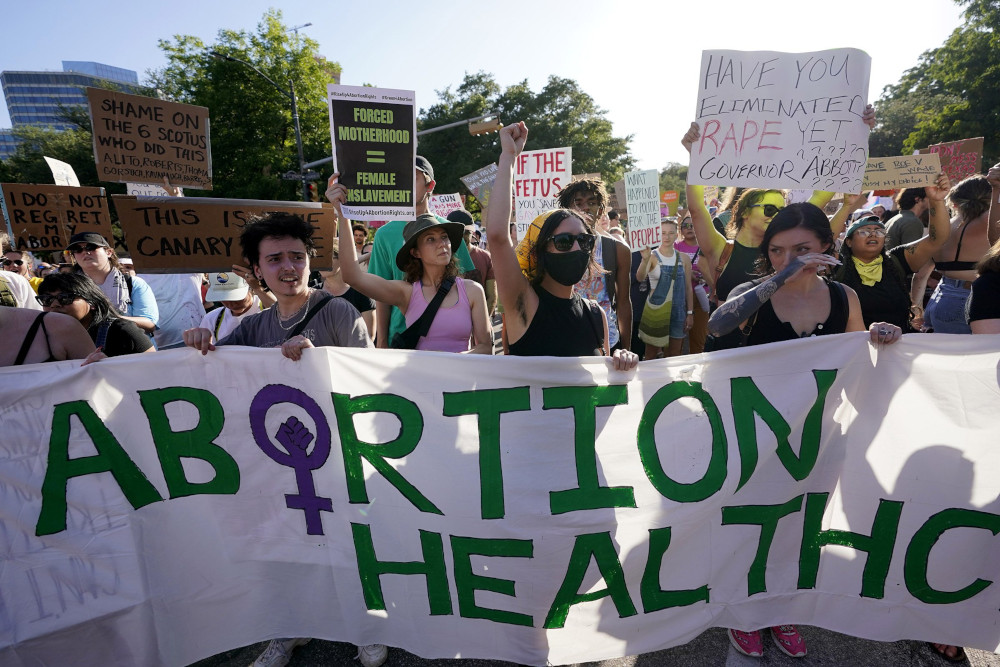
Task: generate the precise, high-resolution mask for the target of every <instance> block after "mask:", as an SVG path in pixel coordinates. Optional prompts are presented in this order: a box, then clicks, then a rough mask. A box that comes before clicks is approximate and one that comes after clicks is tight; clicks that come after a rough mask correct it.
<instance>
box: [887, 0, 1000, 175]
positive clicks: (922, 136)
mask: <svg viewBox="0 0 1000 667" xmlns="http://www.w3.org/2000/svg"><path fill="white" fill-rule="evenodd" d="M957 2H958V4H959V5H962V6H964V7H965V11H964V12H963V18H964V20H965V22H964V24H963V25H962V26H960V27H958V28H956V29H955V30H954V32H952V34H951V35H950V36H949V37H948V39H947V40H946V41H945V43H944V44H943V45H942V46H940V47H938V48H936V49H932V50H930V51H925V52H924V54H923V55H921V56H920V60H919V62H918V63H917V65H916V66H915V67H914V68H912V69H910V70H907V71H906V72H905V73H904V74H903V76H902V78H901V79H900V81H899V83H897V84H896V85H894V86H889V87H887V88H886V90H885V92H884V93H883V99H882V100H880V103H879V104H880V107H881V105H883V104H885V103H886V102H888V101H893V100H906V99H907V98H909V97H911V96H917V97H918V98H922V101H921V102H920V103H921V104H923V107H922V108H923V113H917V115H916V122H915V124H914V125H913V128H912V131H911V132H910V133H909V134H908V135H907V137H906V139H905V140H904V142H903V146H902V148H903V150H902V152H903V153H911V152H913V150H915V149H918V148H923V147H926V146H928V145H930V144H935V143H940V142H943V141H955V140H958V139H965V138H968V137H978V136H982V137H984V138H985V145H984V148H983V161H984V164H985V165H986V166H988V165H991V164H993V163H994V162H996V161H997V159H998V158H1000V33H998V30H1000V2H998V1H997V0H957ZM938 96H940V97H938ZM935 97H937V99H938V100H939V101H941V102H943V104H942V105H941V107H940V108H939V109H934V110H931V109H930V106H931V105H930V103H929V102H928V100H931V99H934V98H935ZM880 113H881V109H880Z"/></svg>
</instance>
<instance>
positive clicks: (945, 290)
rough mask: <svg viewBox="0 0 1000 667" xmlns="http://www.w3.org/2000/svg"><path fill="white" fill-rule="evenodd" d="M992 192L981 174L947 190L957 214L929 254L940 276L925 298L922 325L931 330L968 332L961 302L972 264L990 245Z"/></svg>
mask: <svg viewBox="0 0 1000 667" xmlns="http://www.w3.org/2000/svg"><path fill="white" fill-rule="evenodd" d="M992 192H993V189H992V187H991V186H990V183H989V181H987V179H986V177H985V176H970V177H969V178H966V179H965V180H963V181H962V182H961V183H959V184H958V185H956V186H955V187H954V188H952V189H951V192H949V193H948V200H949V201H950V202H951V205H952V206H953V207H954V208H956V209H957V210H958V217H957V218H956V219H955V220H954V221H953V222H952V224H951V235H950V236H949V237H948V239H947V240H946V241H945V243H944V244H943V245H942V246H941V248H940V249H939V250H938V251H937V252H935V253H934V254H933V260H934V268H935V269H937V271H938V272H940V273H941V276H942V278H941V280H939V281H938V284H937V287H936V288H935V289H934V293H933V294H931V298H930V301H928V302H927V312H926V313H925V314H924V325H925V326H926V327H928V328H929V329H930V330H932V331H934V333H972V330H971V329H970V328H969V324H968V322H966V319H965V302H966V301H968V299H969V289H970V288H971V287H972V281H973V280H975V279H976V264H977V263H978V262H979V260H981V259H982V258H983V257H984V256H985V255H986V253H987V252H988V251H989V249H990V243H989V240H988V236H987V227H988V225H989V223H988V219H989V210H990V195H991V194H992ZM915 290H916V288H915Z"/></svg>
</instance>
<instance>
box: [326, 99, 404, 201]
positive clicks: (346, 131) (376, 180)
mask: <svg viewBox="0 0 1000 667" xmlns="http://www.w3.org/2000/svg"><path fill="white" fill-rule="evenodd" d="M327 99H328V101H329V106H330V136H331V138H332V141H333V170H334V172H339V173H340V183H342V184H343V185H345V186H346V187H347V203H346V204H345V205H344V206H343V209H344V215H346V216H347V217H348V218H350V219H351V220H415V219H416V204H415V201H414V200H415V183H414V180H413V179H414V171H415V168H414V165H415V163H416V156H417V155H416V135H417V117H416V114H415V112H414V104H415V97H414V92H413V91H412V90H391V89H388V88H366V87H363V86H340V85H335V84H330V85H329V86H327Z"/></svg>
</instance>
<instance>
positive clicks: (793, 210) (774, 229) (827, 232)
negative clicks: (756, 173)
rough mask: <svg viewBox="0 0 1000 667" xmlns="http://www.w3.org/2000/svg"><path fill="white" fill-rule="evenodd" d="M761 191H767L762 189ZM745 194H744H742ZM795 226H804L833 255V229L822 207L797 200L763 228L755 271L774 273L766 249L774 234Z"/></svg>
mask: <svg viewBox="0 0 1000 667" xmlns="http://www.w3.org/2000/svg"><path fill="white" fill-rule="evenodd" d="M762 192H768V191H767V190H764V191H762ZM744 196H746V195H744ZM796 227H804V228H806V229H808V230H809V231H811V232H812V233H814V234H815V235H816V238H818V239H819V241H820V243H822V244H823V245H825V246H826V250H824V251H823V252H825V253H826V254H827V255H831V256H832V255H833V230H832V229H830V219H829V218H827V217H826V213H823V209H821V208H820V207H819V206H816V205H815V204H810V203H809V202H799V203H797V204H789V205H788V206H786V207H785V208H783V209H781V210H780V211H778V214H777V215H775V216H774V217H773V218H771V224H769V225H768V226H767V229H766V230H764V238H762V239H761V241H760V255H761V256H760V258H759V259H758V260H757V273H758V274H760V275H762V276H769V275H771V274H772V273H774V266H772V265H771V258H770V257H769V256H768V253H767V249H768V247H769V246H770V245H771V239H773V238H774V237H775V235H776V234H780V233H781V232H786V231H788V230H789V229H795V228H796Z"/></svg>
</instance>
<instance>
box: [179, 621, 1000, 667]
mask: <svg viewBox="0 0 1000 667" xmlns="http://www.w3.org/2000/svg"><path fill="white" fill-rule="evenodd" d="M799 630H800V632H801V633H802V636H803V637H804V638H805V640H806V643H807V645H808V647H809V655H807V656H806V657H804V658H790V657H788V656H786V655H785V654H784V653H782V652H781V651H779V650H778V648H777V647H776V646H775V645H774V643H773V642H771V640H770V638H765V643H764V657H763V658H760V659H757V658H748V657H746V656H743V655H741V654H739V653H737V652H736V650H735V649H733V648H731V647H730V645H729V640H728V639H727V637H726V633H725V630H722V629H720V628H713V629H711V630H707V631H706V632H704V633H702V634H701V635H700V636H699V637H698V638H697V639H695V640H694V641H692V642H689V643H687V644H685V645H684V646H677V647H675V648H671V649H666V650H663V651H657V652H655V653H646V654H644V655H638V656H628V657H624V658H615V659H613V660H601V661H599V662H586V663H578V664H579V666H580V667H584V666H585V667H661V666H662V667H674V666H676V667H701V666H703V665H725V666H726V667H765V666H768V667H770V666H781V667H806V666H808V665H849V666H852V667H853V666H856V667H864V666H866V665H873V666H874V665H878V666H880V667H890V666H896V665H900V666H903V665H906V666H913V667H943V666H944V665H952V664H958V665H973V666H974V667H987V666H989V667H1000V655H997V654H994V653H989V652H986V651H978V650H975V649H967V650H966V654H967V656H968V660H967V661H965V662H961V663H950V662H948V661H946V660H944V659H942V658H939V657H938V656H937V655H935V654H934V653H933V652H932V651H931V649H930V648H928V646H927V645H926V644H925V643H923V642H916V641H899V642H874V641H869V640H866V639H858V638H855V637H848V636H847V635H842V634H839V633H837V632H831V631H829V630H823V629H821V628H814V627H808V626H799ZM266 646H267V642H262V643H260V644H254V645H253V646H247V647H244V648H240V649H236V650H233V651H227V652H226V653H222V654H219V655H217V656H213V657H211V658H208V659H206V660H201V661H199V662H197V663H195V664H194V665H192V666H191V667H247V665H249V664H250V663H251V662H253V660H254V659H255V658H256V657H257V655H258V654H260V652H261V651H263V650H264V647H266ZM356 652H357V649H356V648H355V647H354V646H352V645H351V644H344V643H341V642H328V641H320V640H318V639H314V640H313V641H311V642H310V643H308V644H306V645H305V646H302V647H300V648H297V649H296V650H295V653H294V654H293V655H292V660H291V662H290V663H288V664H289V667H313V666H321V665H322V666H327V665H330V666H340V665H343V666H345V667H347V666H349V665H360V663H358V662H357V661H356V660H354V656H355V654H356ZM513 664H514V663H510V662H502V661H499V660H464V659H457V660H425V659H423V658H418V657H417V656H415V655H413V654H412V653H407V652H406V651H403V650H402V649H397V648H390V649H389V658H388V660H386V662H385V667H512V666H513Z"/></svg>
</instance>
